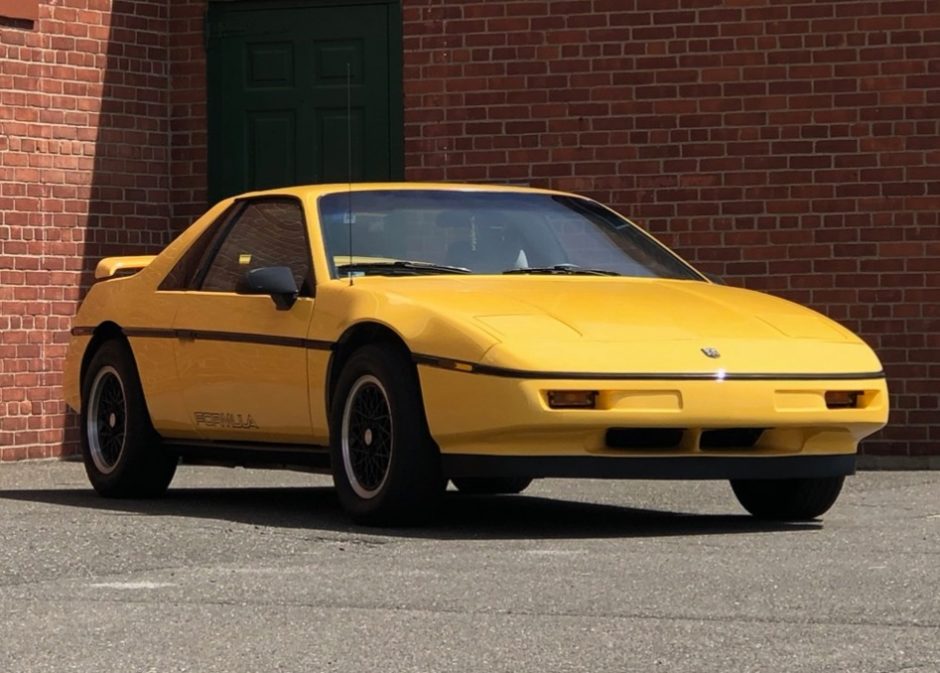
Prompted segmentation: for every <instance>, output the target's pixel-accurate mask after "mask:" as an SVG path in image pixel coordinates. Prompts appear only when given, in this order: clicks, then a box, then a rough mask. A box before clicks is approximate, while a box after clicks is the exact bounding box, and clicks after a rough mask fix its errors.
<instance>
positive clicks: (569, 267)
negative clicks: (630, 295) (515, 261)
mask: <svg viewBox="0 0 940 673" xmlns="http://www.w3.org/2000/svg"><path fill="white" fill-rule="evenodd" d="M503 273H504V274H519V273H527V274H528V273H531V274H549V275H551V274H560V275H569V276H619V275H620V274H619V273H617V272H616V271H607V270H606V269H589V268H587V267H583V266H578V265H577V264H555V265H554V266H529V267H523V268H521V269H506V270H505V271H503Z"/></svg>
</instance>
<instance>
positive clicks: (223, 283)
mask: <svg viewBox="0 0 940 673" xmlns="http://www.w3.org/2000/svg"><path fill="white" fill-rule="evenodd" d="M266 266H287V267H289V268H290V270H291V272H292V273H293V274H294V281H295V282H296V283H297V287H299V288H300V289H301V294H304V295H307V296H309V295H311V294H312V288H313V285H312V283H311V281H310V276H311V274H310V270H311V266H310V248H309V245H308V243H307V233H306V225H305V223H304V215H303V209H302V208H301V205H300V203H299V202H297V201H296V200H295V199H278V198H274V199H263V200H259V201H254V202H251V203H248V204H247V205H245V207H244V209H243V210H242V211H241V212H240V213H239V214H238V216H237V217H236V219H235V222H234V223H233V224H232V225H231V227H230V228H229V230H228V232H227V234H226V235H225V237H224V239H223V240H222V241H221V243H220V244H219V245H218V247H217V252H216V253H215V257H214V258H213V260H212V263H211V264H210V265H209V268H208V269H207V270H206V274H205V277H204V278H203V281H202V286H201V288H200V289H202V290H203V291H206V292H235V291H236V290H237V288H238V286H239V284H240V283H241V282H242V279H243V278H244V276H245V273H246V272H247V271H250V270H252V269H257V268H260V267H266Z"/></svg>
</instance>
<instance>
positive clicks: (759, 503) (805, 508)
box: [731, 477, 845, 521]
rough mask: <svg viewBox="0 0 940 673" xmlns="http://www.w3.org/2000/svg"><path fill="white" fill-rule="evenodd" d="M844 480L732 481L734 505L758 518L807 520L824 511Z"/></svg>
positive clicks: (833, 499) (837, 493) (833, 501)
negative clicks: (736, 499) (735, 502)
mask: <svg viewBox="0 0 940 673" xmlns="http://www.w3.org/2000/svg"><path fill="white" fill-rule="evenodd" d="M844 481H845V477H823V478H815V479H732V480H731V488H732V489H733V490H734V495H735V496H736V497H737V498H738V502H740V503H741V505H742V506H743V507H744V509H746V510H747V511H748V512H750V513H751V514H753V515H754V516H756V517H757V518H758V519H767V520H771V521H808V520H810V519H815V518H817V517H819V516H821V515H823V514H825V513H826V512H827V511H829V508H830V507H832V505H833V504H834V503H835V501H836V499H837V498H838V497H839V493H840V492H841V491H842V484H843V482H844Z"/></svg>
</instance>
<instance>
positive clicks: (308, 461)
mask: <svg viewBox="0 0 940 673" xmlns="http://www.w3.org/2000/svg"><path fill="white" fill-rule="evenodd" d="M163 445H164V447H166V449H167V450H168V451H172V452H174V453H176V454H177V455H178V456H179V457H180V458H181V459H182V462H183V463H185V464H187V465H220V466H223V467H263V468H281V469H296V470H307V471H313V472H328V471H329V470H330V453H329V448H328V447H325V446H318V445H304V444H254V443H251V442H210V441H181V440H172V439H169V440H164V442H163Z"/></svg>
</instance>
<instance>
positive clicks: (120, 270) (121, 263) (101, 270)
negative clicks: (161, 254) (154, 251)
mask: <svg viewBox="0 0 940 673" xmlns="http://www.w3.org/2000/svg"><path fill="white" fill-rule="evenodd" d="M156 258H157V256H156V255H139V256H137V257H105V258H104V259H103V260H101V261H100V262H98V266H97V267H95V280H105V279H107V278H122V277H124V276H133V275H134V274H135V273H137V272H138V271H140V270H141V269H143V268H144V267H145V266H147V265H148V264H150V262H152V261H153V260H155V259H156Z"/></svg>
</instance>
